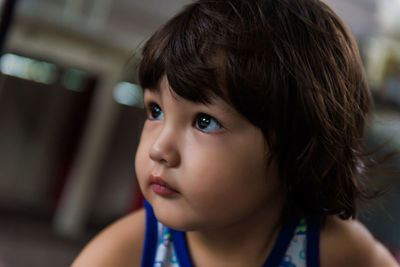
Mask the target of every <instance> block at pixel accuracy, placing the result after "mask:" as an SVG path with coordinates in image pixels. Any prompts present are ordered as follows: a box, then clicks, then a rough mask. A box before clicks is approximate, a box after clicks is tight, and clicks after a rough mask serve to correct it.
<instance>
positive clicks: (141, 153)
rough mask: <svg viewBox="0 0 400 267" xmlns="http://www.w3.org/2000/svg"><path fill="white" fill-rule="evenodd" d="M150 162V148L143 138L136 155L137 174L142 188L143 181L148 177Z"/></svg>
mask: <svg viewBox="0 0 400 267" xmlns="http://www.w3.org/2000/svg"><path fill="white" fill-rule="evenodd" d="M148 162H149V160H148V146H147V144H146V140H144V138H141V139H140V142H139V146H138V148H137V150H136V155H135V172H136V177H137V179H138V182H139V185H140V186H142V181H143V180H144V177H145V176H146V174H145V173H146V169H147V165H148Z"/></svg>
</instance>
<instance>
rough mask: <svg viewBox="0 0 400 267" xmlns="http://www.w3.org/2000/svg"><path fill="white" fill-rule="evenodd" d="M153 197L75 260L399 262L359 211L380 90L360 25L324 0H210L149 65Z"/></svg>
mask: <svg viewBox="0 0 400 267" xmlns="http://www.w3.org/2000/svg"><path fill="white" fill-rule="evenodd" d="M139 77H140V83H141V85H142V87H143V88H144V101H145V106H146V110H147V116H148V118H147V120H146V122H145V125H144V129H143V133H142V136H141V140H140V145H139V148H138V151H137V154H136V160H135V167H136V172H137V177H138V180H139V184H140V188H141V190H142V192H143V195H144V197H145V199H146V201H145V203H144V204H145V209H142V210H139V211H137V212H135V213H133V214H131V215H128V216H127V217H125V218H123V219H121V220H119V221H118V222H116V223H115V224H113V225H112V226H110V227H109V228H107V229H106V230H105V231H103V232H102V233H101V234H99V236H98V237H96V238H95V239H94V240H93V241H92V242H91V243H90V244H89V245H88V246H87V247H86V248H85V249H84V250H83V252H82V253H81V254H80V255H79V257H78V258H77V259H76V260H75V262H74V264H73V266H74V267H79V266H82V267H88V266H90V267H92V266H107V267H112V266H130V267H132V266H140V265H141V266H200V267H204V266H205V267H210V266H230V267H232V266H297V267H298V266H321V267H329V266H352V267H353V266H363V267H365V266H379V267H380V266H396V263H395V261H394V259H393V258H392V257H391V255H390V254H389V253H388V251H387V250H386V249H385V248H384V247H383V246H382V245H381V244H380V243H378V242H377V241H375V240H374V238H373V237H372V236H371V234H370V233H369V232H368V231H367V230H366V229H365V227H364V226H362V225H361V224H360V223H359V222H357V221H356V220H355V219H354V218H355V216H356V213H357V206H356V204H357V201H358V200H359V199H360V198H361V199H362V198H364V197H365V196H367V192H366V190H365V188H364V187H363V181H362V177H363V174H364V173H365V166H367V164H366V161H367V160H368V159H367V158H366V157H365V156H364V155H365V153H364V151H363V132H364V127H365V123H366V118H367V115H368V113H369V111H370V109H371V97H370V94H369V91H368V88H367V84H366V79H365V75H364V71H363V67H362V63H361V60H360V56H359V52H358V49H357V46H356V43H355V42H354V40H353V38H352V36H351V35H350V34H349V32H348V30H347V29H346V28H345V26H344V25H343V23H342V21H341V20H340V19H339V18H338V17H337V15H336V14H335V13H334V12H333V11H332V10H331V9H330V8H329V7H328V6H326V5H325V4H324V3H323V2H321V1H319V0H279V1H277V0H198V1H196V2H194V3H193V4H190V5H188V6H187V7H186V8H185V9H184V10H183V11H181V12H180V13H179V14H178V15H176V16H175V17H174V18H172V19H171V20H170V21H169V22H168V23H167V24H166V25H165V26H164V27H162V28H161V29H160V30H159V31H157V32H156V33H155V34H154V35H153V36H152V37H151V38H150V39H149V40H148V42H147V43H146V45H145V47H144V49H143V59H142V61H141V64H140V70H139Z"/></svg>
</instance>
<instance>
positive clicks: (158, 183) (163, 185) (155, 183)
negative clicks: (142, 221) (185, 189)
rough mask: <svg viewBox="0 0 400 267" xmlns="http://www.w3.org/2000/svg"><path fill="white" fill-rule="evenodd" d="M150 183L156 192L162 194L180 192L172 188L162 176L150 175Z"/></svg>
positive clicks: (167, 194) (170, 194) (168, 194)
mask: <svg viewBox="0 0 400 267" xmlns="http://www.w3.org/2000/svg"><path fill="white" fill-rule="evenodd" d="M149 179H150V185H151V189H152V190H153V192H154V193H156V194H158V195H161V196H172V195H175V194H178V193H179V192H178V191H177V190H175V189H174V188H172V187H171V186H170V185H169V184H168V183H167V182H166V181H164V180H163V179H162V178H161V177H159V176H155V175H150V177H149Z"/></svg>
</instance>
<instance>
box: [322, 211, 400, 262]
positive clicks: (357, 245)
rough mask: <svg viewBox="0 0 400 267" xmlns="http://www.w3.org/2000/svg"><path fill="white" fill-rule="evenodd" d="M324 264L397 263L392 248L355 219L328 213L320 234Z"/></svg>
mask: <svg viewBox="0 0 400 267" xmlns="http://www.w3.org/2000/svg"><path fill="white" fill-rule="evenodd" d="M320 263H321V267H333V266H343V267H345V266H365V267H375V266H376V267H380V266H388V267H390V266H398V265H397V264H396V262H395V260H394V259H393V257H392V256H391V255H390V253H389V251H388V250H387V249H386V248H385V247H384V246H383V245H382V244H381V243H379V242H378V241H376V240H375V239H374V238H373V236H372V235H371V233H370V232H369V231H368V230H367V229H366V228H365V227H364V226H363V225H362V224H361V223H360V222H358V221H356V220H341V219H339V218H337V217H336V216H329V217H328V218H327V221H326V224H325V225H324V226H323V228H322V229H321V234H320Z"/></svg>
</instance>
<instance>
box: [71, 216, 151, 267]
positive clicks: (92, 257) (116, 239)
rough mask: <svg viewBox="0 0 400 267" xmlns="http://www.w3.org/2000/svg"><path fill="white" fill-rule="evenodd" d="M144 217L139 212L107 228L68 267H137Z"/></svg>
mask: <svg viewBox="0 0 400 267" xmlns="http://www.w3.org/2000/svg"><path fill="white" fill-rule="evenodd" d="M145 216H146V214H145V211H144V210H143V209H141V210H138V211H136V212H133V213H131V214H129V215H127V216H125V217H123V218H122V219H119V220H118V221H116V222H115V223H113V224H111V225H110V226H108V227H107V228H106V229H104V230H103V231H102V232H100V233H99V234H98V235H97V236H96V237H95V238H94V239H93V240H92V241H91V242H89V244H88V245H87V246H86V247H85V248H84V249H83V250H82V252H81V253H80V254H79V255H78V257H77V258H76V259H75V261H74V262H73V263H72V267H87V266H92V267H106V266H107V267H109V266H116V267H117V266H118V267H123V266H131V267H134V266H140V262H141V258H142V250H143V241H144V232H145V225H146V218H145Z"/></svg>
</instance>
